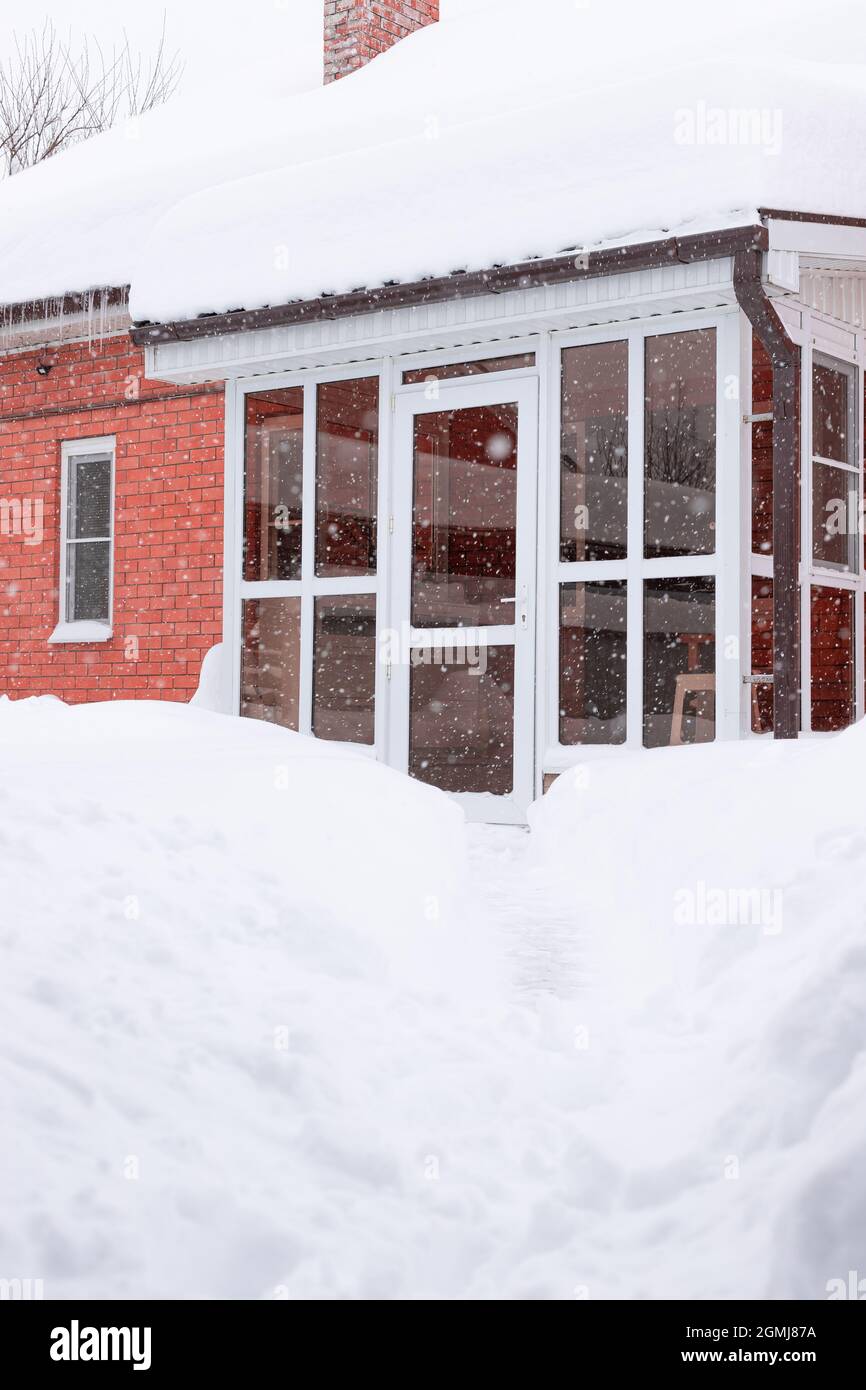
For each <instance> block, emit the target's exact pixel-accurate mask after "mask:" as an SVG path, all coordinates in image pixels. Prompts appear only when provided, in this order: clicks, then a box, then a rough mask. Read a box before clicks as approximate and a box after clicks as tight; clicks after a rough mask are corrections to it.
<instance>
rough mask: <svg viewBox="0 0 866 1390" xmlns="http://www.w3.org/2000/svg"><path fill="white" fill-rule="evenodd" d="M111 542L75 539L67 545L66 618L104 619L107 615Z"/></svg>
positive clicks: (78, 621) (97, 620) (94, 620)
mask: <svg viewBox="0 0 866 1390" xmlns="http://www.w3.org/2000/svg"><path fill="white" fill-rule="evenodd" d="M110 567H111V542H110V541H78V542H76V544H74V545H67V547H66V621H67V622H68V623H81V622H103V623H107V622H108V620H109V617H110V612H109V593H110V588H111V585H110Z"/></svg>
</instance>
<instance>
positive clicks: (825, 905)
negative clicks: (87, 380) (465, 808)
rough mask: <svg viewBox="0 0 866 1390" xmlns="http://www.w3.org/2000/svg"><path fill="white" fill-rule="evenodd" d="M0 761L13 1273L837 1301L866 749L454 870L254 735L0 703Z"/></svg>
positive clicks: (377, 1291)
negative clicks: (833, 1296)
mask: <svg viewBox="0 0 866 1390" xmlns="http://www.w3.org/2000/svg"><path fill="white" fill-rule="evenodd" d="M0 750H2V758H3V767H4V776H3V781H2V784H0V856H2V857H0V866H2V867H0V879H2V883H0V904H2V907H0V1008H2V1018H3V1049H2V1060H0V1127H2V1133H3V1135H4V1139H5V1142H4V1144H3V1146H2V1159H0V1277H3V1278H15V1277H18V1278H32V1279H35V1278H41V1279H42V1280H43V1281H44V1287H45V1295H46V1297H48V1298H51V1297H67V1296H69V1297H77V1296H85V1297H121V1298H122V1297H132V1296H138V1297H150V1298H189V1297H205V1298H223V1297H224V1298H256V1297H264V1298H282V1297H287V1298H299V1297H323V1298H343V1297H348V1298H351V1297H370V1298H493V1299H503V1298H541V1299H573V1298H578V1299H583V1298H585V1297H588V1298H596V1297H616V1298H642V1297H672V1298H677V1297H683V1298H691V1297H698V1298H703V1297H713V1296H720V1297H723V1298H729V1297H747V1298H748V1297H752V1298H791V1297H805V1298H824V1297H827V1294H828V1285H830V1284H831V1281H833V1280H837V1279H838V1280H842V1281H847V1279H848V1272H849V1271H850V1270H859V1271H860V1273H861V1275H863V1274H864V1272H866V1197H864V1191H866V1189H864V1184H863V1181H862V1173H863V1168H864V1163H866V1027H864V1023H863V1020H864V1017H866V888H864V884H866V813H864V810H863V806H862V790H861V786H860V784H861V782H862V778H861V777H860V776H859V770H860V768H861V767H863V766H864V765H866V727H864V726H858V727H856V728H854V729H852V730H850V731H849V732H848V733H846V734H844V735H842V736H840V737H838V738H827V739H823V740H812V741H809V742H805V743H802V744H799V745H795V746H792V745H788V746H776V745H773V744H772V743H767V742H757V741H756V742H752V743H749V744H745V745H741V746H740V745H737V746H732V745H718V746H715V747H705V748H694V749H688V750H686V749H672V750H660V751H658V752H653V753H647V754H643V755H641V754H624V755H623V754H620V755H617V756H616V757H613V758H611V759H610V761H609V762H605V763H604V764H602V763H599V762H594V763H593V764H591V765H589V764H588V765H586V766H584V767H579V768H576V769H575V770H573V771H572V772H571V773H568V774H566V775H564V776H563V777H562V778H561V779H560V780H559V782H558V783H557V784H556V785H555V787H554V788H553V790H552V792H551V793H549V794H548V796H547V798H545V799H544V800H543V801H542V802H540V803H537V805H536V807H535V808H534V810H533V830H532V834H531V836H526V835H525V834H521V833H520V832H515V831H513V830H494V829H491V828H487V829H479V828H476V829H475V830H473V831H472V832H471V834H470V836H469V850H470V857H469V859H468V860H467V858H466V832H465V830H464V826H463V822H462V816H461V814H460V813H459V811H458V810H457V809H456V808H455V807H454V805H453V804H451V803H450V802H449V801H448V800H447V799H446V798H445V797H444V796H442V795H441V794H440V793H438V792H436V791H434V790H432V789H429V788H424V787H421V786H419V785H417V784H415V783H413V782H411V781H409V780H408V779H405V778H401V777H399V776H398V775H397V774H395V773H393V772H390V771H388V770H387V769H385V768H382V767H380V766H377V765H376V764H375V763H373V762H372V761H371V760H370V759H369V758H366V757H364V756H362V755H360V754H357V755H355V754H352V753H350V752H347V751H346V750H344V749H342V748H337V747H328V746H323V745H316V744H314V743H312V742H311V741H309V740H306V739H303V738H300V737H299V736H297V735H293V734H290V733H288V732H286V731H283V730H280V729H276V728H272V727H269V726H265V725H258V724H255V723H253V722H252V721H242V720H235V719H230V718H227V717H224V716H220V715H215V714H209V713H206V712H203V711H199V710H196V709H189V708H184V707H180V706H160V705H154V704H146V703H143V704H140V705H135V706H134V705H128V704H126V705H124V704H117V705H110V704H106V705H99V706H89V707H78V708H74V709H72V708H68V707H66V706H64V705H62V704H61V703H60V702H58V701H53V700H50V699H45V700H33V701H22V702H19V703H14V704H13V703H9V702H8V701H5V702H0ZM744 895H745V896H744Z"/></svg>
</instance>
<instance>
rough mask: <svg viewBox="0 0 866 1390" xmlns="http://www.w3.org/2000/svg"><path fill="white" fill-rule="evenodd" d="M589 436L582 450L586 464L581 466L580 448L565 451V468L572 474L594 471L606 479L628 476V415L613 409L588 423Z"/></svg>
mask: <svg viewBox="0 0 866 1390" xmlns="http://www.w3.org/2000/svg"><path fill="white" fill-rule="evenodd" d="M585 428H586V438H585V444H584V448H583V451H582V455H583V459H585V460H586V466H585V467H583V468H582V467H581V466H580V462H579V461H578V459H577V458H576V456H575V455H576V453H577V450H576V449H575V451H574V453H569V452H568V451H566V450H563V454H562V463H563V467H564V468H565V469H566V470H567V471H568V472H569V473H581V472H587V473H593V474H595V475H596V476H598V477H602V478H625V477H626V476H627V474H628V417H627V415H626V414H625V412H624V411H621V410H612V411H611V412H610V413H609V414H608V415H604V416H602V417H601V418H599V419H598V420H587V421H586V422H585Z"/></svg>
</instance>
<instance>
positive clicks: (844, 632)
mask: <svg viewBox="0 0 866 1390" xmlns="http://www.w3.org/2000/svg"><path fill="white" fill-rule="evenodd" d="M811 609H812V624H811V625H812V728H813V729H814V730H817V731H819V732H828V731H830V730H833V729H844V728H847V726H848V725H849V724H852V723H853V722H854V595H853V593H851V591H850V590H847V589H830V588H825V587H824V586H821V587H815V588H813V590H812V602H811Z"/></svg>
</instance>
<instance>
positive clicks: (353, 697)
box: [313, 594, 376, 743]
mask: <svg viewBox="0 0 866 1390" xmlns="http://www.w3.org/2000/svg"><path fill="white" fill-rule="evenodd" d="M375 697H376V595H375V594H334V595H328V596H327V597H325V598H317V599H316V601H315V622H314V632H313V733H314V734H315V736H316V738H325V739H335V740H337V741H340V742H343V743H374V742H375V728H374V714H375Z"/></svg>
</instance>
